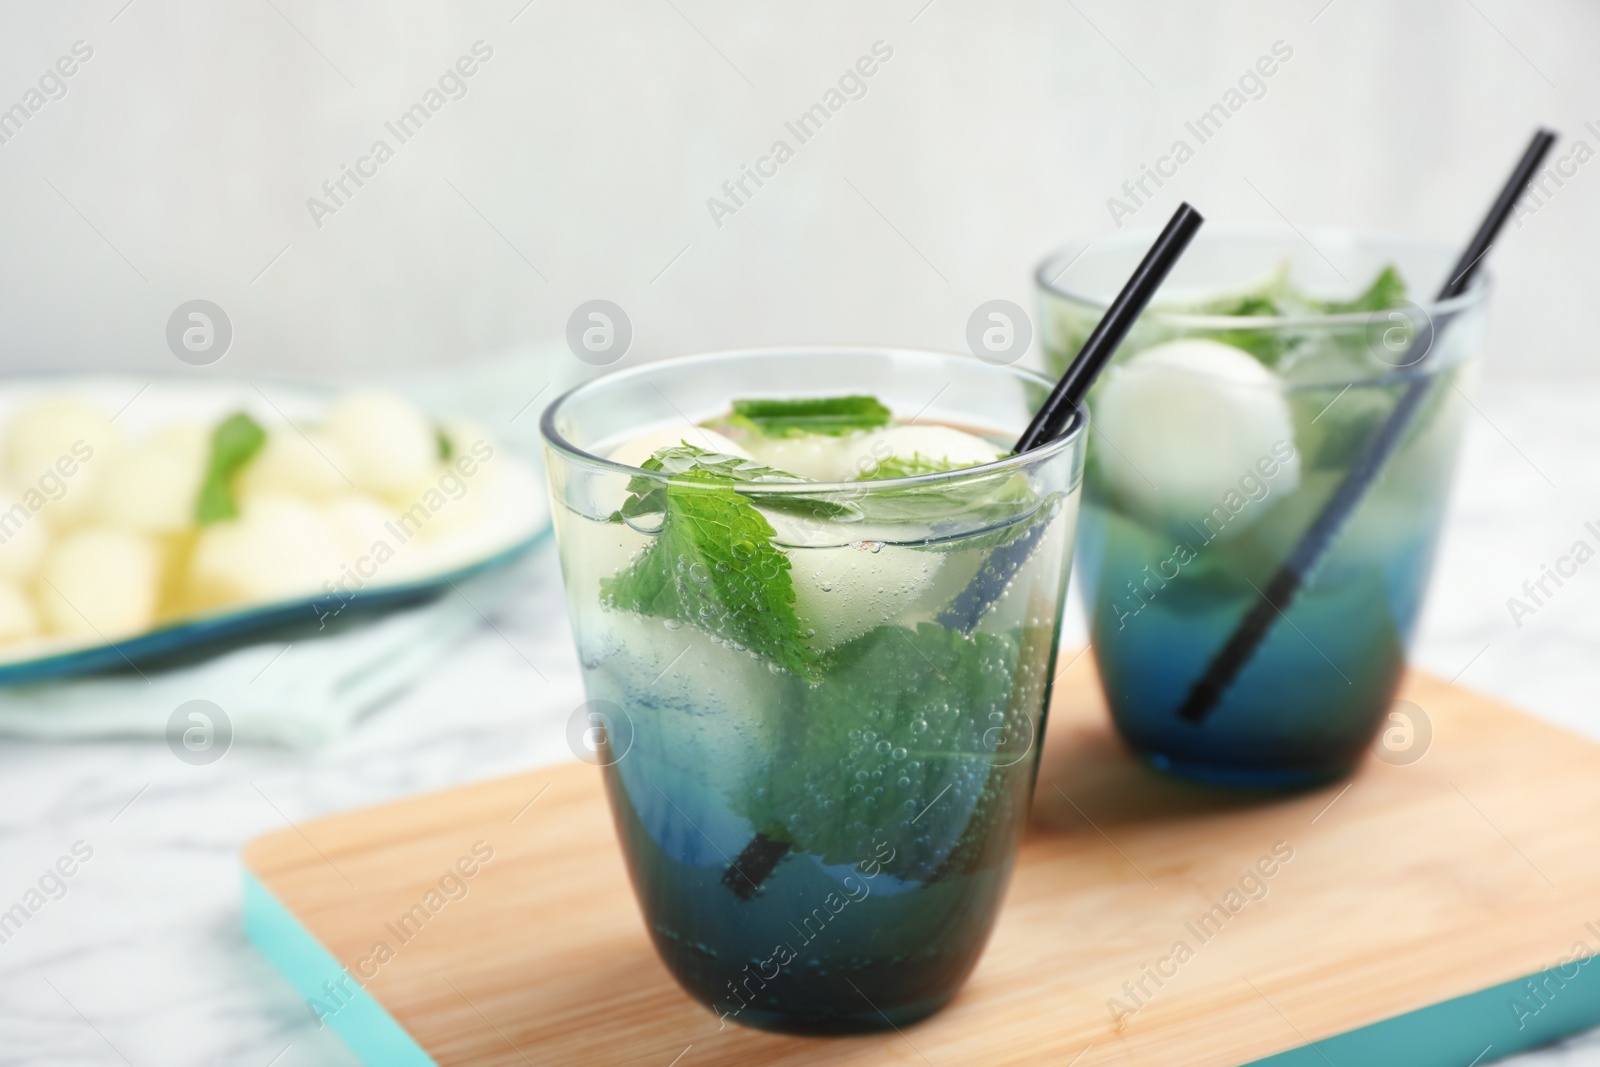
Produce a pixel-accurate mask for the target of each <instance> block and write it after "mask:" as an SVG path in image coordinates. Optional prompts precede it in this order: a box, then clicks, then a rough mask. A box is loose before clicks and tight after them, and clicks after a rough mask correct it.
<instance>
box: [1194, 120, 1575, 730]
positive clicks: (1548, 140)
mask: <svg viewBox="0 0 1600 1067" xmlns="http://www.w3.org/2000/svg"><path fill="white" fill-rule="evenodd" d="M1555 141H1556V135H1555V134H1554V133H1552V132H1550V131H1549V130H1540V131H1539V132H1538V133H1536V134H1535V135H1534V138H1533V140H1532V141H1531V142H1530V143H1529V144H1528V148H1527V150H1526V151H1525V152H1523V154H1522V159H1521V160H1519V161H1518V163H1517V166H1516V169H1514V170H1513V171H1512V172H1511V176H1510V177H1509V178H1507V179H1506V183H1505V185H1504V186H1503V187H1502V188H1501V189H1500V195H1499V196H1497V197H1495V201H1494V204H1493V205H1491V206H1490V208H1489V213H1488V214H1487V215H1485V216H1484V219H1483V222H1482V224H1480V225H1479V226H1478V232H1477V233H1475V234H1473V235H1472V240H1471V241H1470V242H1468V244H1467V247H1466V248H1465V249H1464V250H1463V251H1462V253H1461V258H1460V259H1458V260H1457V261H1456V265H1455V268H1454V269H1453V270H1452V271H1451V272H1450V277H1449V278H1448V279H1447V280H1446V281H1445V283H1444V285H1443V286H1442V287H1441V288H1440V289H1439V295H1438V297H1437V300H1439V301H1444V300H1450V299H1452V298H1454V297H1457V296H1460V295H1461V294H1462V293H1464V292H1466V291H1467V287H1468V286H1469V285H1470V284H1471V283H1472V278H1473V275H1474V274H1475V273H1477V270H1478V265H1479V264H1480V263H1482V262H1483V259H1484V256H1485V255H1487V254H1488V251H1489V249H1490V248H1491V247H1493V246H1494V242H1495V239H1496V238H1497V237H1498V236H1499V235H1500V231H1501V230H1502V229H1503V228H1504V227H1505V224H1506V222H1507V220H1509V219H1510V218H1511V212H1512V209H1513V208H1515V207H1516V205H1517V200H1518V199H1519V198H1520V197H1521V196H1522V191H1523V189H1524V188H1526V187H1527V185H1528V183H1529V182H1530V181H1531V180H1532V179H1533V176H1534V174H1535V173H1536V172H1537V171H1538V169H1539V166H1540V164H1541V163H1542V162H1543V161H1544V157H1545V155H1546V153H1548V152H1549V151H1550V146H1551V145H1553V144H1555ZM1446 325H1448V322H1440V323H1438V324H1437V325H1435V324H1433V323H1431V322H1429V323H1427V324H1426V325H1425V326H1423V327H1422V328H1421V329H1419V330H1418V331H1417V335H1416V337H1414V338H1413V339H1412V341H1411V344H1410V345H1408V346H1407V348H1406V353H1407V354H1409V353H1410V352H1411V351H1412V350H1413V349H1418V348H1420V349H1421V352H1422V354H1421V355H1420V356H1419V357H1417V359H1416V360H1414V361H1407V360H1405V359H1404V358H1402V359H1401V360H1400V361H1399V365H1400V366H1408V365H1416V364H1420V363H1421V362H1422V360H1424V359H1426V358H1427V356H1428V353H1429V352H1430V351H1432V349H1433V347H1434V345H1435V343H1436V341H1437V336H1438V333H1439V331H1440V330H1442V329H1443V328H1444V327H1445V326H1446ZM1431 385H1432V382H1431V381H1430V380H1429V379H1428V378H1427V377H1418V378H1416V379H1415V380H1413V381H1412V382H1411V384H1410V385H1409V386H1408V387H1407V388H1406V391H1405V392H1404V393H1403V394H1401V396H1400V400H1399V402H1398V403H1397V404H1395V407H1394V410H1393V411H1392V412H1390V413H1389V417H1388V418H1387V419H1385V420H1384V423H1383V425H1382V426H1380V427H1378V430H1377V432H1376V433H1374V434H1373V435H1372V437H1371V439H1369V440H1368V441H1367V443H1366V446H1365V447H1364V448H1363V449H1362V452H1361V454H1360V455H1359V456H1357V457H1356V460H1355V462H1354V463H1353V464H1351V466H1350V470H1349V472H1348V473H1347V474H1346V475H1345V477H1344V481H1342V482H1340V483H1339V488H1338V489H1336V490H1335V491H1334V494H1333V496H1332V497H1331V498H1329V500H1328V502H1327V504H1325V505H1324V506H1323V508H1322V511H1321V513H1320V514H1318V515H1317V517H1316V519H1315V520H1313V521H1312V523H1311V525H1310V527H1309V528H1308V529H1307V530H1306V532H1305V536H1304V537H1302V538H1301V539H1300V542H1299V543H1298V544H1297V545H1295V547H1294V551H1292V552H1290V553H1289V555H1288V557H1287V558H1286V559H1285V560H1284V562H1283V565H1282V566H1281V567H1280V568H1278V572H1277V573H1276V574H1274V575H1273V576H1272V580H1271V581H1269V582H1268V583H1267V587H1266V589H1265V590H1263V591H1262V594H1261V599H1260V600H1258V601H1256V603H1255V604H1254V605H1252V606H1251V608H1250V610H1249V611H1248V612H1246V613H1245V616H1244V618H1243V619H1242V620H1241V621H1240V623H1239V626H1238V628H1237V629H1235V630H1234V631H1233V634H1232V635H1231V636H1229V638H1228V641H1227V643H1226V644H1224V645H1223V646H1222V650H1221V651H1220V652H1218V653H1217V655H1216V657H1215V658H1213V659H1212V661H1211V663H1210V665H1209V666H1207V667H1206V671H1205V673H1204V674H1203V675H1201V676H1200V678H1199V679H1198V680H1197V681H1196V682H1195V683H1194V686H1193V688H1191V689H1190V690H1189V695H1188V697H1187V698H1185V700H1184V702H1183V704H1182V706H1180V707H1179V708H1178V715H1179V717H1181V718H1183V719H1186V720H1188V721H1189V722H1192V723H1196V724H1198V723H1201V722H1203V721H1204V720H1205V717H1206V716H1207V715H1209V714H1210V713H1211V711H1212V710H1213V709H1214V708H1215V707H1216V705H1217V702H1218V701H1219V700H1221V699H1222V696H1223V694H1224V693H1225V692H1227V689H1228V687H1229V686H1230V685H1232V684H1233V681H1234V679H1235V678H1237V677H1238V675H1239V672H1240V671H1242V670H1243V669H1244V668H1245V665H1246V664H1247V663H1249V662H1250V658H1251V657H1252V656H1253V655H1255V651H1256V649H1257V648H1259V647H1260V646H1261V642H1262V641H1263V640H1265V639H1266V636H1267V633H1268V632H1269V631H1270V630H1271V629H1272V625H1273V623H1275V622H1276V621H1277V620H1278V618H1279V617H1280V616H1282V615H1283V614H1284V613H1285V612H1287V611H1288V610H1289V605H1290V603H1291V602H1292V601H1293V600H1294V597H1295V594H1296V593H1298V592H1299V591H1300V588H1301V586H1302V585H1304V584H1305V582H1306V580H1307V579H1308V578H1309V576H1310V575H1311V573H1312V571H1314V570H1315V569H1316V567H1317V564H1319V563H1320V562H1322V559H1323V557H1324V556H1325V555H1326V554H1327V552H1328V549H1329V548H1331V547H1332V545H1333V541H1334V538H1335V537H1337V536H1338V533H1339V531H1340V529H1342V528H1343V526H1344V524H1345V521H1346V520H1348V519H1349V517H1350V515H1351V513H1352V512H1354V511H1355V509H1356V507H1357V505H1359V504H1360V503H1361V499H1362V497H1363V496H1365V495H1366V492H1367V490H1368V489H1369V488H1370V487H1371V485H1372V483H1373V482H1374V481H1376V480H1377V477H1378V474H1379V473H1380V472H1381V471H1382V470H1383V465H1384V462H1385V461H1386V460H1387V459H1388V458H1389V456H1390V454H1391V453H1393V452H1394V450H1395V448H1396V447H1397V446H1398V445H1399V444H1400V440H1401V438H1403V437H1404V436H1405V432H1406V430H1407V429H1408V428H1409V427H1410V425H1411V420H1412V419H1413V418H1415V416H1416V413H1417V410H1418V409H1419V408H1420V407H1421V406H1422V402H1423V400H1424V399H1426V398H1427V395H1428V390H1429V388H1430V387H1431Z"/></svg>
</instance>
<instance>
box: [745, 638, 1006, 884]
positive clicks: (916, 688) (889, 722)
mask: <svg viewBox="0 0 1600 1067" xmlns="http://www.w3.org/2000/svg"><path fill="white" fill-rule="evenodd" d="M1019 650H1020V644H1019V642H1018V640H1017V639H1016V638H1015V637H1013V636H1011V635H1008V634H991V633H984V632H978V633H975V634H972V635H970V636H967V635H963V634H960V633H956V632H954V631H951V630H946V629H944V628H943V627H940V626H937V625H935V624H933V623H926V622H925V623H921V624H919V625H917V626H916V627H915V628H912V627H907V626H898V625H892V624H891V625H885V626H880V627H877V628H876V629H874V630H870V631H868V632H867V633H866V634H865V635H863V636H862V637H859V638H857V639H856V640H854V641H852V642H850V643H849V644H847V645H844V646H843V647H841V648H839V649H836V650H834V651H833V652H831V653H830V654H829V656H828V660H827V663H826V668H827V680H826V682H825V683H824V684H822V685H820V686H816V687H810V688H807V689H806V690H805V691H804V692H803V693H801V694H800V704H799V707H798V709H797V711H796V714H795V715H794V716H793V718H792V726H793V729H791V730H790V731H789V732H788V736H787V737H786V738H785V740H784V742H783V748H782V750H781V751H780V752H779V754H778V757H777V758H776V759H774V760H773V762H772V770H771V774H770V775H768V776H767V777H766V778H764V779H763V781H762V783H761V785H760V786H759V787H758V788H756V789H753V790H751V791H750V793H749V794H748V795H745V796H740V797H735V798H733V803H734V806H735V808H736V810H739V811H740V814H742V815H744V816H745V817H746V818H748V819H749V820H750V822H751V824H752V825H753V826H754V827H756V828H757V829H758V830H761V831H762V832H763V833H765V834H766V835H767V836H768V837H773V838H775V839H778V840H784V841H789V842H791V843H792V844H793V845H794V847H795V848H796V849H797V850H799V851H802V852H809V853H812V854H813V855H816V856H818V857H820V858H821V860H822V862H824V863H828V864H836V863H853V862H856V861H858V860H859V859H861V858H862V857H863V856H870V855H872V854H873V852H874V847H875V842H876V841H882V840H888V841H889V842H890V843H891V844H892V845H893V846H894V848H895V858H894V860H892V861H891V862H890V863H889V865H888V869H889V870H890V871H891V873H893V874H895V875H896V876H897V877H902V878H915V879H925V878H927V877H929V876H930V875H931V874H932V873H933V871H934V870H936V869H937V867H938V866H939V864H940V863H941V862H942V861H943V860H944V859H945V858H946V856H947V855H948V853H949V852H950V850H951V849H952V848H953V847H954V846H955V844H956V841H957V840H958V838H959V837H960V836H961V833H962V831H963V829H964V828H965V826H966V823H967V821H968V820H969V819H970V818H971V815H972V812H973V811H974V809H975V807H976V805H977V804H978V803H979V800H980V797H981V795H982V794H983V792H984V790H985V789H986V788H989V786H990V769H991V767H992V766H993V765H994V764H995V762H996V761H997V759H998V760H1002V761H1003V760H1005V759H1007V758H1010V757H1006V756H1005V755H1004V754H1002V753H1000V748H1001V746H1003V745H1005V744H1007V740H1006V739H1007V738H1008V737H1009V738H1013V739H1014V738H1017V737H1021V736H1031V734H1029V733H1028V731H1029V729H1030V728H1031V723H1023V722H1022V721H1021V717H1023V716H1031V714H1032V713H1033V710H1034V709H1032V708H1029V707H1027V706H1024V705H1022V704H1018V705H1017V706H1015V707H1014V706H1013V704H1014V703H1016V702H1014V701H1013V700H1012V699H1011V690H1012V686H1013V683H1014V680H1015V678H1016V677H1017V667H1018V656H1019Z"/></svg>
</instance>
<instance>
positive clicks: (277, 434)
mask: <svg viewBox="0 0 1600 1067" xmlns="http://www.w3.org/2000/svg"><path fill="white" fill-rule="evenodd" d="M354 478H355V473H354V465H353V464H352V463H351V461H350V459H349V457H347V456H346V455H345V451H344V449H343V447H342V446H340V444H339V443H338V442H337V441H334V440H333V439H332V438H330V437H329V436H328V435H327V434H325V433H322V432H321V431H318V430H307V431H306V432H304V433H301V432H300V431H298V430H296V429H295V428H294V427H292V426H284V427H281V428H278V429H273V430H270V431H268V433H267V439H266V441H265V442H264V443H263V444H262V446H261V451H259V452H257V453H256V454H255V455H254V456H252V457H251V459H250V462H249V463H247V464H245V468H244V470H243V471H241V472H240V473H239V479H238V482H237V487H238V490H239V492H241V493H293V494H295V495H297V496H303V497H306V498H308V499H310V500H326V499H328V498H329V497H333V496H336V495H338V494H340V493H349V492H352V491H353V490H352V488H351V485H352V482H353V480H354Z"/></svg>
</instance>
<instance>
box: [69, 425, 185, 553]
mask: <svg viewBox="0 0 1600 1067" xmlns="http://www.w3.org/2000/svg"><path fill="white" fill-rule="evenodd" d="M209 453H210V438H209V435H208V434H207V433H206V431H205V429H204V428H202V427H200V426H170V427H167V428H165V429H163V430H161V431H159V432H158V433H156V434H155V435H153V436H152V437H150V438H149V439H148V440H146V441H142V442H140V443H139V444H136V445H133V446H131V447H129V448H126V449H124V450H123V451H122V452H121V453H120V454H119V455H118V456H116V457H115V458H114V459H113V460H111V461H110V462H109V465H108V467H107V473H106V478H105V481H104V483H103V484H102V485H101V486H100V494H99V497H98V498H97V500H96V501H95V515H96V516H97V517H98V518H99V519H100V520H101V521H102V522H104V523H106V524H107V525H110V526H119V527H122V528H125V529H129V530H138V531H140V532H143V533H154V534H172V533H179V532H182V531H183V530H186V529H188V528H189V527H190V526H193V525H194V516H195V497H196V496H197V495H198V494H199V492H200V482H201V479H203V478H204V477H205V470H206V463H207V460H208V457H209Z"/></svg>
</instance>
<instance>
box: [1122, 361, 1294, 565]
mask: <svg viewBox="0 0 1600 1067" xmlns="http://www.w3.org/2000/svg"><path fill="white" fill-rule="evenodd" d="M1094 419H1095V428H1096V429H1097V430H1099V435H1098V436H1099V437H1101V438H1102V439H1101V440H1096V441H1095V448H1094V449H1093V453H1094V460H1095V463H1096V465H1097V466H1098V468H1099V470H1100V472H1101V473H1102V474H1103V475H1104V477H1105V479H1106V481H1107V482H1108V483H1109V484H1110V485H1111V486H1112V487H1113V488H1114V489H1115V491H1116V492H1117V494H1118V496H1119V497H1120V498H1121V499H1122V500H1123V501H1125V502H1126V503H1127V504H1129V505H1130V506H1131V507H1132V508H1134V509H1135V510H1136V511H1137V512H1138V513H1139V514H1140V515H1141V516H1142V517H1143V518H1146V519H1150V520H1155V521H1160V522H1164V523H1167V524H1169V525H1173V526H1177V525H1181V524H1186V523H1201V522H1203V521H1204V520H1205V518H1206V517H1207V516H1208V515H1210V514H1212V512H1213V511H1214V509H1216V508H1219V507H1221V508H1224V509H1225V513H1229V514H1231V515H1232V518H1231V520H1230V521H1229V522H1228V523H1227V524H1226V525H1225V526H1223V527H1222V529H1223V531H1224V536H1229V537H1231V536H1233V535H1235V534H1237V533H1238V532H1239V531H1240V530H1242V529H1244V528H1245V527H1246V526H1248V525H1249V524H1250V523H1251V522H1253V521H1255V519H1257V518H1259V517H1260V516H1261V514H1262V513H1263V512H1265V510H1266V508H1265V507H1263V506H1260V505H1259V504H1248V502H1249V501H1250V500H1251V499H1256V500H1264V499H1265V496H1266V495H1268V494H1274V495H1275V494H1279V493H1289V492H1292V491H1293V490H1294V488H1295V486H1297V485H1298V484H1299V482H1300V456H1299V453H1298V452H1297V451H1296V450H1295V448H1294V419H1293V416H1292V415H1291V413H1290V409H1289V401H1288V397H1287V396H1286V395H1285V393H1284V383H1283V380H1282V379H1281V378H1279V377H1278V375H1276V374H1274V373H1273V372H1272V371H1271V370H1270V369H1268V368H1267V367H1265V366H1263V365H1262V364H1261V363H1260V362H1259V361H1258V360H1257V359H1256V358H1255V357H1254V356H1252V355H1250V354H1249V353H1248V352H1245V351H1244V350H1243V349H1239V348H1235V347H1234V346H1233V345H1227V344H1223V343H1221V342H1220V341H1211V340H1205V339H1200V338H1189V339H1185V340H1179V341H1168V342H1166V343H1165V344H1159V345H1155V346H1154V347H1152V348H1148V349H1146V350H1145V351H1143V352H1141V353H1139V354H1138V355H1137V356H1135V357H1134V358H1133V359H1131V360H1129V361H1128V362H1127V363H1125V364H1122V365H1120V366H1116V367H1112V368H1111V370H1110V371H1109V372H1108V373H1107V375H1106V381H1105V384H1104V385H1103V386H1102V387H1101V391H1100V396H1099V399H1098V401H1097V403H1096V404H1095V408H1094ZM1269 472H1270V474H1269ZM1235 504H1248V506H1243V507H1242V510H1239V509H1238V508H1236V507H1234V506H1232V505H1235Z"/></svg>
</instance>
